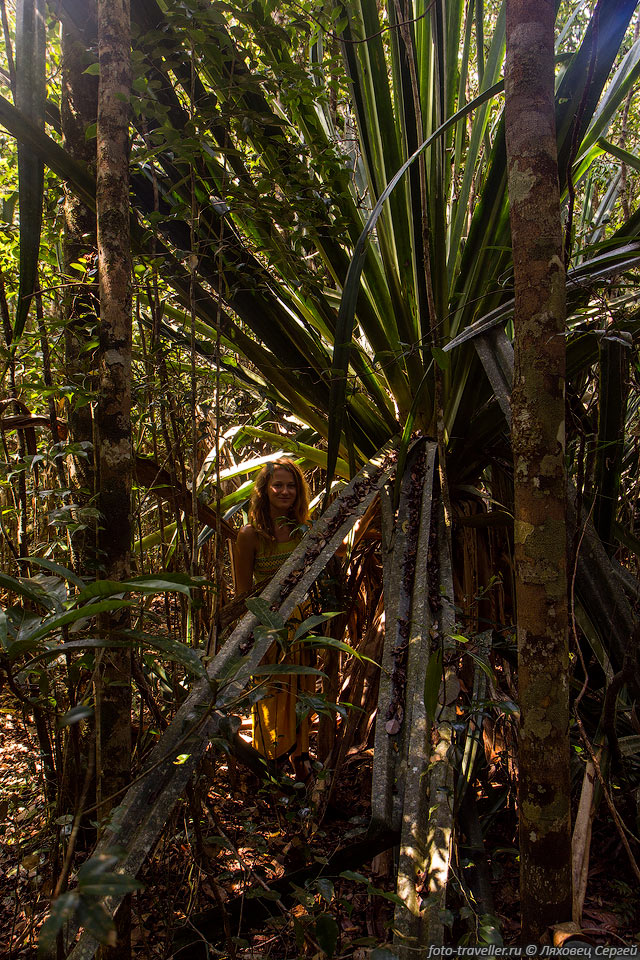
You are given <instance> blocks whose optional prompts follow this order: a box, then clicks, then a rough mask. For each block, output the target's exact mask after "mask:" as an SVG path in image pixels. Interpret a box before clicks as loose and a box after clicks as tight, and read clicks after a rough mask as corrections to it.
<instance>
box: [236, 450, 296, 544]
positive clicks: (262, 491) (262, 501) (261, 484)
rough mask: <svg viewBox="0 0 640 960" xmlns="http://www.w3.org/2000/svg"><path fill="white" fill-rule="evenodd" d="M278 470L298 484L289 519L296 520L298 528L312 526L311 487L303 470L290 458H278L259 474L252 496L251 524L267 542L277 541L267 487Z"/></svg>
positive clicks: (267, 464)
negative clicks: (310, 509)
mask: <svg viewBox="0 0 640 960" xmlns="http://www.w3.org/2000/svg"><path fill="white" fill-rule="evenodd" d="M276 470H287V471H288V472H289V473H290V474H291V476H292V477H293V479H294V481H295V484H296V499H295V501H294V503H293V506H292V507H291V508H290V510H289V519H290V520H295V521H296V525H297V526H298V527H301V526H303V525H304V524H306V525H307V526H310V525H311V519H310V517H309V487H308V486H307V481H306V480H305V478H304V474H303V473H302V470H301V469H300V467H299V466H298V464H297V463H294V462H293V460H290V459H289V458H288V457H278V459H277V460H270V461H269V463H265V465H264V467H263V468H262V470H261V471H260V473H259V474H258V476H257V477H256V480H255V484H254V487H253V493H252V495H251V504H250V506H249V523H250V524H251V526H252V527H253V528H254V530H255V531H256V532H257V533H258V534H259V536H261V537H264V538H265V539H266V540H275V539H276V532H275V530H274V527H273V520H272V519H271V511H270V509H269V497H268V494H267V487H268V485H269V481H270V480H271V478H272V476H273V474H274V473H275V471H276Z"/></svg>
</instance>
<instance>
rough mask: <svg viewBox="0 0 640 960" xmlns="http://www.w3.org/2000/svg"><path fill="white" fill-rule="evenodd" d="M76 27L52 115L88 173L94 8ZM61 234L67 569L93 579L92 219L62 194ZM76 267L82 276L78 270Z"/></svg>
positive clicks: (65, 33) (92, 158)
mask: <svg viewBox="0 0 640 960" xmlns="http://www.w3.org/2000/svg"><path fill="white" fill-rule="evenodd" d="M78 21H79V22H81V24H82V31H81V34H80V35H79V34H78V27H77V26H75V27H73V28H72V27H70V25H68V24H67V22H66V18H65V19H63V23H62V64H61V66H62V90H61V99H60V114H61V121H62V136H63V144H64V147H65V149H66V150H67V151H68V152H69V153H70V154H71V155H72V156H73V157H74V158H75V159H77V160H80V161H82V162H83V163H85V164H87V166H89V167H90V169H92V170H95V166H96V141H95V138H94V137H87V136H86V132H87V129H88V128H89V126H90V125H91V124H93V123H95V121H96V114H97V109H98V81H97V78H96V77H95V76H93V75H92V74H89V73H85V71H86V69H87V67H88V66H89V65H90V64H91V63H92V62H93V60H94V58H95V53H91V52H90V51H91V50H94V51H95V46H96V41H97V29H98V25H97V20H96V2H95V0H87V3H86V4H85V6H84V10H83V16H82V18H80V17H78ZM64 216H65V232H64V239H63V258H64V274H65V277H66V280H67V286H66V287H65V290H64V310H65V321H66V324H65V366H66V375H67V379H68V382H69V383H70V384H71V385H72V386H73V387H74V393H73V395H72V396H71V397H70V399H69V403H68V410H67V422H68V427H69V442H70V443H71V444H74V445H75V446H76V447H77V449H78V451H79V455H76V456H74V457H73V460H72V470H71V481H72V485H73V500H74V503H76V504H77V505H78V507H79V508H80V512H79V513H78V515H77V516H76V519H78V520H79V521H80V528H79V529H77V530H76V531H75V532H74V533H73V535H72V544H73V554H74V565H75V567H76V570H77V572H78V573H79V574H81V575H82V574H87V573H91V574H95V568H96V558H95V553H96V531H95V525H94V523H93V521H91V520H89V519H88V518H87V516H86V515H85V514H83V513H82V512H81V510H82V508H83V507H86V506H88V505H89V504H90V503H91V501H92V499H93V496H94V494H95V487H96V482H95V480H96V478H95V466H94V464H95V459H94V450H93V420H92V416H91V405H90V403H89V399H90V393H91V391H92V390H95V387H96V371H95V358H94V355H93V353H92V352H87V350H86V349H85V347H86V343H87V341H88V340H89V339H90V337H91V335H92V333H93V331H94V330H95V327H96V324H97V322H98V321H97V315H96V314H97V307H98V289H97V284H96V283H95V282H94V281H93V280H91V279H89V268H91V267H93V266H95V257H96V217H95V213H94V211H93V210H90V209H89V208H88V207H86V206H85V205H84V204H83V203H82V201H81V200H79V199H78V198H77V197H76V195H75V194H74V193H73V191H72V190H71V189H69V188H68V187H67V189H66V193H65V204H64ZM82 266H84V268H85V269H82Z"/></svg>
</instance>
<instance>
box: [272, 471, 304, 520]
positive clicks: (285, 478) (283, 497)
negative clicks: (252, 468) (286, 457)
mask: <svg viewBox="0 0 640 960" xmlns="http://www.w3.org/2000/svg"><path fill="white" fill-rule="evenodd" d="M267 497H268V499H269V506H270V508H271V513H272V515H274V516H282V515H283V514H285V513H288V512H289V510H291V508H292V507H293V506H294V505H295V502H296V499H297V497H298V488H297V487H296V479H295V477H294V475H293V474H292V473H291V471H290V470H286V469H285V468H284V467H276V469H275V470H274V471H273V474H272V476H271V477H270V478H269V481H268V483H267Z"/></svg>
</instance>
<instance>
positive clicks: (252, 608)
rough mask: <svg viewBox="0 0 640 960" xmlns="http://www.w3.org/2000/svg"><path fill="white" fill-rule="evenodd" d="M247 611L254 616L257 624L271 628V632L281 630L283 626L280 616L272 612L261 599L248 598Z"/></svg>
mask: <svg viewBox="0 0 640 960" xmlns="http://www.w3.org/2000/svg"><path fill="white" fill-rule="evenodd" d="M247 610H248V611H249V613H252V614H253V615H254V617H255V618H256V620H257V621H258V622H259V623H261V624H264V626H266V627H271V628H272V629H273V630H282V629H283V628H284V626H285V622H284V620H283V619H282V617H281V616H280V614H279V613H277V612H276V611H275V610H272V609H271V607H270V606H269V604H268V603H267V601H266V600H263V599H262V597H250V598H249V599H248V600H247Z"/></svg>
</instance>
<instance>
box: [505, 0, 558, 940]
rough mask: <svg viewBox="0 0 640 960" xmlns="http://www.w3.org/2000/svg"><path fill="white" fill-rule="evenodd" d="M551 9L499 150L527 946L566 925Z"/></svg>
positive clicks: (518, 80)
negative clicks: (505, 227) (511, 351)
mask: <svg viewBox="0 0 640 960" xmlns="http://www.w3.org/2000/svg"><path fill="white" fill-rule="evenodd" d="M554 19H555V4H554V0H537V2H536V3H535V4H534V3H531V2H529V0H507V60H506V68H505V81H506V85H505V91H506V108H505V109H506V141H507V162H508V183H509V201H510V207H511V233H512V242H513V261H514V274H515V377H514V390H513V421H512V439H513V454H514V487H515V557H516V602H517V622H518V662H519V667H518V670H519V692H520V710H521V720H520V740H519V771H520V787H519V816H520V863H521V874H520V882H521V886H520V899H521V905H522V935H523V940H524V941H525V942H533V941H538V940H539V939H540V938H541V937H542V936H543V935H544V933H545V931H546V929H547V927H548V926H549V925H550V924H552V923H556V922H559V921H563V920H570V919H571V838H570V807H569V800H570V779H569V685H568V649H567V629H568V627H567V625H568V611H567V573H566V517H565V512H566V476H565V464H564V378H565V339H564V320H565V271H564V265H563V259H562V231H561V222H560V199H559V188H558V163H557V152H556V132H555V108H554V50H553V27H554Z"/></svg>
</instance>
